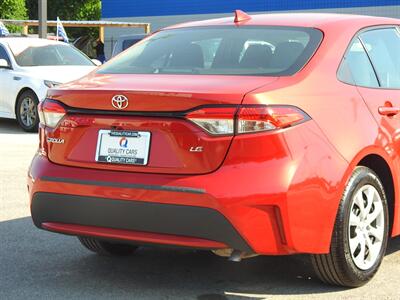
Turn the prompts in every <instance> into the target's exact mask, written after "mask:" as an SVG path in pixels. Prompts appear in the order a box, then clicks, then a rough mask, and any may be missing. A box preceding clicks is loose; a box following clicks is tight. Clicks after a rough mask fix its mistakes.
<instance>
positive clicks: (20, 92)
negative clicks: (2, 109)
mask: <svg viewBox="0 0 400 300" xmlns="http://www.w3.org/2000/svg"><path fill="white" fill-rule="evenodd" d="M26 91H32V93H34V94H35V96H36V98H37V99H39V97H38V95H37V93H36V92H35V91H34V90H33V89H32V88H30V87H27V86H26V87H23V88H21V89H20V91H19V92H18V94H17V97H16V98H15V102H14V113H15V115H17V104H18V99H19V97H21V95H22V94H23V93H24V92H26Z"/></svg>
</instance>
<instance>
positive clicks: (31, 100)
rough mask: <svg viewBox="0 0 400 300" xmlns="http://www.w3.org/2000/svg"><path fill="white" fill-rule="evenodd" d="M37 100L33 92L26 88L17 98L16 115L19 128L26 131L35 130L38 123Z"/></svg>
mask: <svg viewBox="0 0 400 300" xmlns="http://www.w3.org/2000/svg"><path fill="white" fill-rule="evenodd" d="M38 103H39V100H38V98H37V96H36V95H35V93H34V92H33V91H31V90H26V91H25V92H23V93H22V94H21V95H20V96H19V97H18V99H17V105H16V115H17V121H18V123H19V125H20V126H21V128H22V129H23V130H25V131H27V132H36V131H37V130H38V125H39V116H38V112H37V105H38Z"/></svg>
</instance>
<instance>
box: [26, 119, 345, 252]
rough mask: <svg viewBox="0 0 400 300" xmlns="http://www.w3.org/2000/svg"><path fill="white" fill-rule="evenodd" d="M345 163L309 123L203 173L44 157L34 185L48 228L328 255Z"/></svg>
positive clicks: (37, 209) (234, 152)
mask: <svg viewBox="0 0 400 300" xmlns="http://www.w3.org/2000/svg"><path fill="white" fill-rule="evenodd" d="M305 145H306V146H305ZM347 167H348V163H347V162H345V161H344V160H343V158H342V157H341V156H340V155H338V153H337V152H336V150H335V149H334V148H333V147H331V146H330V144H329V142H328V141H327V140H326V139H325V138H324V136H323V134H322V133H321V132H320V131H319V128H318V127H317V126H316V125H315V124H314V123H313V122H312V121H310V122H307V123H305V124H302V125H299V126H296V130H285V131H283V132H281V133H279V134H268V133H262V134H256V135H241V136H237V137H235V138H234V140H233V142H232V145H231V147H230V150H229V152H228V155H227V157H226V159H225V161H224V163H223V165H222V166H221V167H220V168H219V169H218V170H217V171H215V172H212V173H208V174H203V175H170V174H148V173H137V172H135V173H133V172H121V171H108V170H96V169H85V168H76V167H70V166H62V165H57V164H54V163H52V162H50V161H49V160H48V158H47V157H45V156H43V155H39V154H38V155H36V156H35V157H34V159H33V161H32V165H31V168H30V171H29V176H28V188H29V193H30V199H31V211H32V217H33V220H34V222H35V224H36V225H37V226H38V227H40V228H43V229H47V230H51V231H56V232H61V233H67V234H72V235H78V236H79V235H89V236H98V237H104V238H113V237H114V238H116V239H120V240H127V241H128V240H129V241H137V242H138V243H141V242H149V241H150V242H151V243H157V244H170V245H179V246H188V247H193V246H194V247H198V248H214V249H219V248H233V249H237V250H242V251H246V252H252V253H258V254H266V255H281V254H292V253H327V252H328V251H329V247H330V240H331V234H332V230H333V225H334V222H335V217H336V211H337V207H338V204H339V201H340V198H341V194H342V191H343V188H344V185H345V183H346V178H345V175H344V174H345V173H346V170H347ZM43 224H44V225H43ZM77 226H78V227H77Z"/></svg>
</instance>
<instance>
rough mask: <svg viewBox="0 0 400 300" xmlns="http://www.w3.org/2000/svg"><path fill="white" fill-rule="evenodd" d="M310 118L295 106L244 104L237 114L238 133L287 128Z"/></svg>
mask: <svg viewBox="0 0 400 300" xmlns="http://www.w3.org/2000/svg"><path fill="white" fill-rule="evenodd" d="M307 120H309V116H308V115H307V114H305V113H304V112H303V111H302V110H300V109H298V108H297V107H294V106H244V107H241V108H240V109H239V112H238V115H237V133H239V134H240V133H249V132H259V131H269V130H275V129H282V128H287V127H290V126H293V125H297V124H299V123H302V122H304V121H307Z"/></svg>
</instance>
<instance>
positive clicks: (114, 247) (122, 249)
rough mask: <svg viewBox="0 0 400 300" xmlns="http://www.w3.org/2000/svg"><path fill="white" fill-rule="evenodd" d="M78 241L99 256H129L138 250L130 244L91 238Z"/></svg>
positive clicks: (81, 238) (82, 238)
mask: <svg viewBox="0 0 400 300" xmlns="http://www.w3.org/2000/svg"><path fill="white" fill-rule="evenodd" d="M78 239H79V241H80V242H81V244H82V245H83V246H85V247H86V248H87V249H89V250H90V251H93V252H95V253H97V254H99V255H113V256H128V255H131V254H133V253H134V252H135V251H136V249H137V248H138V247H136V246H132V245H129V244H122V243H114V242H108V241H102V240H99V239H96V238H91V237H78Z"/></svg>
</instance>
